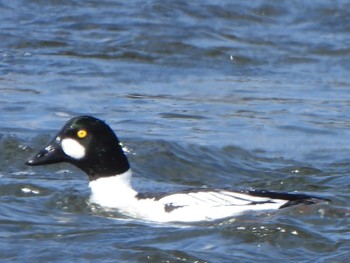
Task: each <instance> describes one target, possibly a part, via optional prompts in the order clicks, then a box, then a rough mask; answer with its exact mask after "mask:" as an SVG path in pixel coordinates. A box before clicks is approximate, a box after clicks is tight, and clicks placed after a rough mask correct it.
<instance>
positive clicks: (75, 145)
mask: <svg viewBox="0 0 350 263" xmlns="http://www.w3.org/2000/svg"><path fill="white" fill-rule="evenodd" d="M61 145H62V150H63V152H64V153H65V154H66V155H68V156H70V157H72V158H74V159H81V158H83V157H84V156H85V147H84V146H83V145H81V144H80V143H79V142H78V141H76V140H73V139H69V138H68V139H63V140H62V144H61Z"/></svg>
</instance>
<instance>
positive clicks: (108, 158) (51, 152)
mask: <svg viewBox="0 0 350 263" xmlns="http://www.w3.org/2000/svg"><path fill="white" fill-rule="evenodd" d="M60 162H68V163H71V164H73V165H75V166H77V167H78V168H80V169H82V170H83V171H84V172H85V173H86V174H87V175H88V176H89V178H90V180H95V179H97V178H100V177H106V176H114V175H118V174H122V173H124V172H126V171H127V170H129V168H130V167H129V162H128V160H127V158H126V156H125V154H124V152H123V149H122V146H121V144H120V142H119V140H118V137H117V136H116V135H115V133H114V132H113V130H112V129H111V128H110V127H109V126H108V125H107V124H106V123H104V122H103V121H101V120H99V119H97V118H94V117H91V116H79V117H75V118H73V119H71V120H69V121H68V122H67V123H66V124H65V125H64V126H63V128H62V130H61V131H60V132H59V133H58V134H57V135H56V136H55V137H54V138H53V140H52V141H51V142H50V143H49V144H48V145H47V146H46V147H45V148H43V149H42V150H41V151H39V153H38V154H36V155H35V156H34V157H32V158H30V159H29V160H27V162H26V164H27V165H32V166H33V165H44V164H53V163H60Z"/></svg>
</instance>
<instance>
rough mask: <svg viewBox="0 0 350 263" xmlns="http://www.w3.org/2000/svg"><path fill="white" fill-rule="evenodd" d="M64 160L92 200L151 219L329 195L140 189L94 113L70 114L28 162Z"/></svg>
mask: <svg viewBox="0 0 350 263" xmlns="http://www.w3.org/2000/svg"><path fill="white" fill-rule="evenodd" d="M61 162H66V163H70V164H72V165H74V166H76V167H78V168H79V169H81V170H82V171H83V172H85V173H86V175H87V176H88V179H89V187H90V189H91V196H90V202H91V203H93V204H96V205H98V206H100V207H102V208H105V209H116V210H117V211H118V212H120V213H122V214H125V215H126V216H128V217H131V218H137V219H143V220H147V221H153V222H160V223H161V222H199V221H213V220H218V219H225V218H234V217H237V216H239V215H242V214H244V213H248V212H251V213H253V212H257V211H271V210H278V209H283V208H287V207H290V206H295V205H301V204H306V205H311V204H316V203H320V202H326V201H329V200H328V199H325V198H321V197H317V196H313V195H309V194H300V193H283V192H274V191H267V190H257V189H249V190H231V189H226V188H223V189H219V188H195V189H194V188H190V189H185V190H180V191H173V192H156V193H152V192H151V193H150V192H138V191H136V190H135V189H134V188H133V187H132V183H131V178H132V170H131V168H130V164H129V161H128V158H127V156H126V154H125V153H124V150H123V145H122V144H121V142H120V141H119V139H118V137H117V135H116V134H115V133H114V131H113V130H112V129H111V127H110V126H109V125H108V124H107V123H105V122H104V121H102V120H100V119H98V118H95V117H92V116H77V117H74V118H72V119H70V120H69V121H68V122H67V123H66V124H65V125H64V126H63V128H62V129H61V130H60V131H59V132H58V134H57V135H56V136H54V137H53V139H52V140H51V141H50V142H49V143H48V144H47V146H45V147H44V148H43V149H42V150H40V151H39V152H38V153H37V154H36V155H34V156H33V157H31V158H29V159H28V160H27V161H26V162H25V164H26V165H29V166H38V165H47V164H55V163H61Z"/></svg>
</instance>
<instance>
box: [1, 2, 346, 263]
mask: <svg viewBox="0 0 350 263" xmlns="http://www.w3.org/2000/svg"><path fill="white" fill-rule="evenodd" d="M0 39H1V41H0V72H1V75H0V94H1V95H0V111H1V114H0V180H1V184H0V204H1V205H0V227H1V228H0V259H1V260H2V261H4V262H5V261H9V262H10V261H11V262H92V261H93V262H252V261H255V262H347V261H349V260H350V252H349V251H350V227H349V215H350V209H349V200H350V179H349V176H350V157H349V155H350V120H349V117H350V79H349V70H350V2H349V1H341V0H339V1H263V0H260V1H199V2H193V3H192V2H190V1H155V0H153V1H152V0H151V1H129V2H128V1H112V0H105V1H103V0H102V1H82V0H66V1H55V0H51V1H40V0H31V1H17V0H15V1H0ZM80 114H91V115H94V116H97V117H100V118H102V119H104V120H106V121H107V122H108V123H109V124H110V125H111V126H112V127H113V129H114V130H116V131H117V134H118V135H119V137H120V138H121V140H122V141H123V142H124V144H125V145H126V146H127V147H128V149H129V153H128V156H129V158H130V161H131V162H132V167H133V169H134V172H135V187H136V188H141V186H143V188H146V189H147V190H152V191H157V190H159V189H161V190H166V189H175V188H177V187H201V186H203V185H206V186H215V187H232V188H248V187H255V188H263V189H270V190H278V191H295V190H297V191H300V192H306V193H312V194H315V195H320V196H324V197H327V198H330V199H332V202H331V203H330V204H320V205H315V206H308V207H295V208H291V209H285V210H281V211H278V212H276V213H268V212H266V213H261V214H251V215H248V214H247V215H244V216H241V217H239V218H236V219H227V220H221V221H218V222H209V223H208V222H207V223H197V224H192V225H172V224H166V225H156V224H153V223H147V222H142V221H135V220H130V219H128V218H126V217H125V216H123V215H121V214H118V212H116V211H103V210H101V208H99V207H94V206H92V205H90V204H89V203H88V199H89V189H88V185H87V182H88V181H87V177H86V176H85V175H84V174H83V173H82V172H81V171H79V170H77V169H75V168H73V167H72V166H69V165H64V164H62V165H53V166H45V167H35V168H30V167H26V166H25V165H24V161H25V160H26V159H27V158H28V157H29V156H31V155H32V154H33V153H34V152H36V151H37V150H38V149H39V148H40V147H42V146H43V145H44V144H45V143H46V142H47V141H48V140H49V138H50V137H51V136H53V135H54V134H55V133H56V132H57V131H58V129H60V128H61V126H62V125H63V124H64V123H65V122H66V121H67V120H68V119H69V118H71V117H72V116H76V115H80Z"/></svg>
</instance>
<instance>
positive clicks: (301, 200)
mask: <svg viewBox="0 0 350 263" xmlns="http://www.w3.org/2000/svg"><path fill="white" fill-rule="evenodd" d="M244 193H247V194H250V195H252V196H258V197H269V198H271V199H281V200H288V202H287V203H285V204H284V205H282V206H281V207H280V208H285V207H289V206H293V205H298V204H306V205H311V204H317V203H320V202H330V200H329V199H327V198H323V197H318V196H313V195H306V194H290V193H279V192H271V191H266V190H255V189H254V190H247V191H244Z"/></svg>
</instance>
